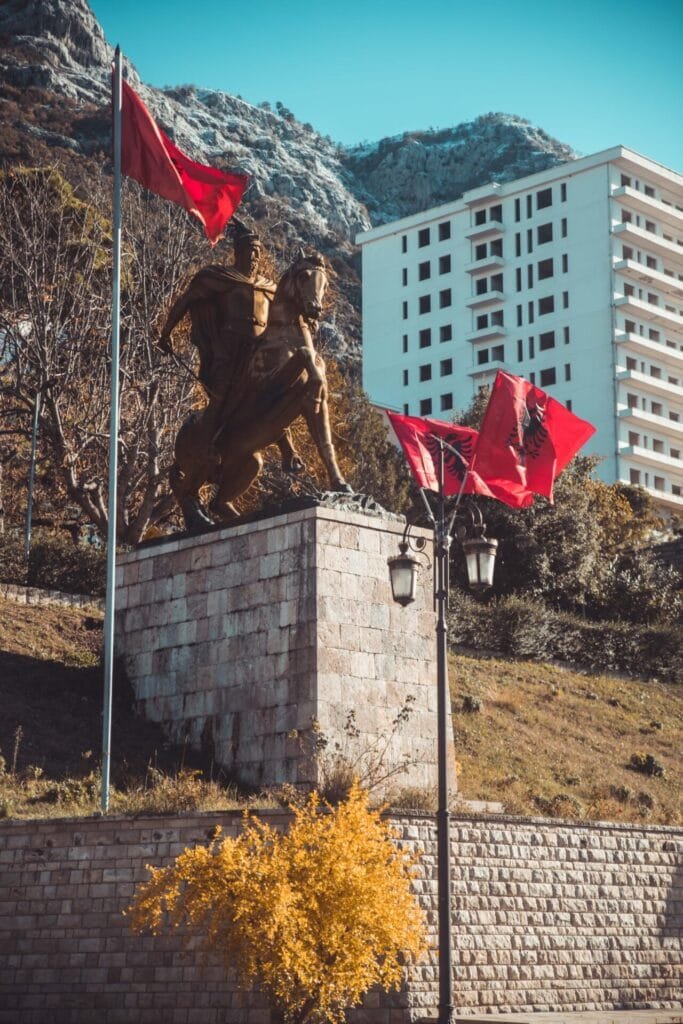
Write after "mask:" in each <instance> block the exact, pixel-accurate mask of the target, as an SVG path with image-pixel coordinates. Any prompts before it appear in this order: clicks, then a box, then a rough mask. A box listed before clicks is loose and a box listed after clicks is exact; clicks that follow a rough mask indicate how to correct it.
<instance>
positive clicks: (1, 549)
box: [0, 533, 106, 597]
mask: <svg viewBox="0 0 683 1024" xmlns="http://www.w3.org/2000/svg"><path fill="white" fill-rule="evenodd" d="M0 582H2V583H15V584H18V585H19V586H25V585H28V586H29V587H40V588H41V589H44V590H63V591H65V592H66V593H68V594H92V595H93V596H97V597H101V596H103V595H104V590H105V583H106V553H105V552H104V551H103V550H101V549H98V548H95V547H93V546H92V545H91V544H74V543H73V542H72V541H71V540H70V538H68V537H61V536H55V535H53V534H48V533H39V534H38V535H37V536H36V538H35V541H34V542H33V543H32V544H31V554H30V558H29V564H28V573H27V571H26V563H25V561H24V539H23V537H21V538H20V537H18V536H16V535H10V534H7V535H5V536H0Z"/></svg>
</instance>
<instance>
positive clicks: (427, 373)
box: [420, 363, 432, 382]
mask: <svg viewBox="0 0 683 1024" xmlns="http://www.w3.org/2000/svg"><path fill="white" fill-rule="evenodd" d="M431 379H432V364H431V363H423V364H422V366H421V367H420V382H423V381H425V380H431Z"/></svg>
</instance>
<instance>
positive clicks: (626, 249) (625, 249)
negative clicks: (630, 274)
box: [621, 245, 633, 260]
mask: <svg viewBox="0 0 683 1024" xmlns="http://www.w3.org/2000/svg"><path fill="white" fill-rule="evenodd" d="M621 258H622V260H632V259H633V249H632V248H631V246H630V245H622V247H621Z"/></svg>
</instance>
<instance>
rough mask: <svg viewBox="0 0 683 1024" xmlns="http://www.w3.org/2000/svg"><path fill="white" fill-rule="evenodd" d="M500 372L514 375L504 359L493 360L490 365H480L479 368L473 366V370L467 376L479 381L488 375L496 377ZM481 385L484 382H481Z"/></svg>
mask: <svg viewBox="0 0 683 1024" xmlns="http://www.w3.org/2000/svg"><path fill="white" fill-rule="evenodd" d="M499 370H502V371H503V372H504V373H512V370H511V368H510V366H508V364H507V363H505V362H503V360H502V359H492V360H491V361H490V362H488V363H480V364H478V365H477V366H473V367H472V369H471V370H468V371H467V375H468V376H469V377H472V378H473V379H474V380H477V379H478V378H481V377H486V376H487V375H488V374H490V375H491V376H492V377H495V375H496V374H497V373H498V371H499ZM479 383H482V381H481V380H479Z"/></svg>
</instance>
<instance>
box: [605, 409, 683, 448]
mask: <svg viewBox="0 0 683 1024" xmlns="http://www.w3.org/2000/svg"><path fill="white" fill-rule="evenodd" d="M617 416H618V417H619V419H620V420H624V421H625V422H626V423H637V424H639V426H641V427H649V428H650V429H651V430H657V431H658V432H659V433H660V434H664V435H665V436H669V437H672V438H675V439H676V440H677V441H679V440H680V439H681V438H683V423H681V422H680V420H679V421H676V420H670V419H667V418H666V416H655V414H654V413H652V412H645V410H644V409H619V411H618V413H617Z"/></svg>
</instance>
